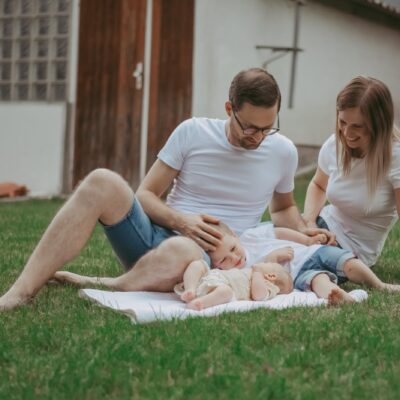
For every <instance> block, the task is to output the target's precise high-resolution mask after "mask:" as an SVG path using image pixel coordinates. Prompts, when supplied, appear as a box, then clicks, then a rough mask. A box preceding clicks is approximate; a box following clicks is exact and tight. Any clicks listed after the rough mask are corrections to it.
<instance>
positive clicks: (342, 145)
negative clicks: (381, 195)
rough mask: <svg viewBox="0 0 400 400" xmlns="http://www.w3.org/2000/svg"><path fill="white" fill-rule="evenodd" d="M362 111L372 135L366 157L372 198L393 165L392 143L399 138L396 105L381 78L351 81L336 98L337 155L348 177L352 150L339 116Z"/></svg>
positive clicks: (339, 166) (339, 165)
mask: <svg viewBox="0 0 400 400" xmlns="http://www.w3.org/2000/svg"><path fill="white" fill-rule="evenodd" d="M356 107H359V108H360V112H361V115H362V116H363V118H364V124H365V127H366V131H367V134H368V135H369V145H368V149H367V152H366V154H365V155H364V157H365V167H366V170H367V184H368V195H369V197H373V196H374V194H375V192H376V189H377V187H378V185H379V182H381V181H382V180H383V178H384V177H385V176H386V175H387V173H388V171H389V168H390V165H391V162H392V145H393V140H394V139H398V138H399V135H398V133H396V131H395V126H394V106H393V100H392V96H391V94H390V91H389V89H388V87H387V86H386V85H385V84H384V83H383V82H381V81H379V80H378V79H374V78H368V77H363V76H358V77H356V78H354V79H352V80H351V81H350V82H349V83H348V84H347V85H346V86H345V87H344V88H343V89H342V90H341V91H340V92H339V94H338V96H337V99H336V154H337V155H338V157H337V162H338V168H339V169H341V170H342V173H343V174H344V175H347V174H349V172H350V169H351V159H352V158H353V157H354V153H353V151H352V149H350V148H349V147H348V146H347V145H346V142H345V139H344V137H343V134H342V132H341V130H340V129H339V124H338V113H339V111H343V110H346V109H348V108H356Z"/></svg>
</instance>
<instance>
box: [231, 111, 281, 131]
mask: <svg viewBox="0 0 400 400" xmlns="http://www.w3.org/2000/svg"><path fill="white" fill-rule="evenodd" d="M232 112H233V116H234V117H235V120H236V122H237V123H238V124H239V126H240V129H241V130H242V132H243V135H245V136H251V135H255V134H256V133H258V132H261V133H262V135H263V136H271V135H273V134H274V133H276V132H279V130H280V128H279V114H278V126H277V127H276V128H256V127H255V126H251V127H249V128H244V127H243V125H242V124H241V122H240V121H239V119H238V117H237V116H236V113H235V111H232Z"/></svg>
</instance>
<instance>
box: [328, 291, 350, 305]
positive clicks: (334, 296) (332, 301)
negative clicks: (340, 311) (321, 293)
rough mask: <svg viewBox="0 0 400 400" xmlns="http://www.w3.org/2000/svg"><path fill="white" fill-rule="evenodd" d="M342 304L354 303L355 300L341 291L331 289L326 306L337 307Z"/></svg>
mask: <svg viewBox="0 0 400 400" xmlns="http://www.w3.org/2000/svg"><path fill="white" fill-rule="evenodd" d="M344 303H355V300H354V299H353V298H352V297H351V296H350V295H349V294H348V293H347V292H345V291H344V290H342V289H339V288H337V289H332V290H331V292H330V293H329V296H328V304H329V305H330V306H337V305H340V304H344Z"/></svg>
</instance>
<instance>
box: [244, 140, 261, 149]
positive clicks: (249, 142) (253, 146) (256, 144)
mask: <svg viewBox="0 0 400 400" xmlns="http://www.w3.org/2000/svg"><path fill="white" fill-rule="evenodd" d="M263 141H264V138H263V139H262V140H260V141H259V142H258V141H254V142H253V141H252V140H249V139H246V138H240V139H239V145H240V147H242V148H243V149H246V150H256V149H258V148H259V147H260V145H261V143H262V142H263Z"/></svg>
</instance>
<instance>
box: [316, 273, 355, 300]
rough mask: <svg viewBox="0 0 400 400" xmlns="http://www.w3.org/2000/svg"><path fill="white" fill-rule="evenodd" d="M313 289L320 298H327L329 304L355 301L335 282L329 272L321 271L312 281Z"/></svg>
mask: <svg viewBox="0 0 400 400" xmlns="http://www.w3.org/2000/svg"><path fill="white" fill-rule="evenodd" d="M311 290H312V291H313V292H314V293H315V294H316V295H317V296H318V297H320V298H323V299H327V300H328V304H329V305H338V304H342V303H354V302H355V300H354V299H353V298H352V297H351V296H350V295H349V294H348V293H347V292H346V291H344V290H343V289H341V288H340V287H339V286H338V285H336V283H333V282H332V281H331V280H330V278H329V276H328V275H327V274H324V273H321V274H318V275H316V276H315V277H314V279H313V280H312V282H311Z"/></svg>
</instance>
